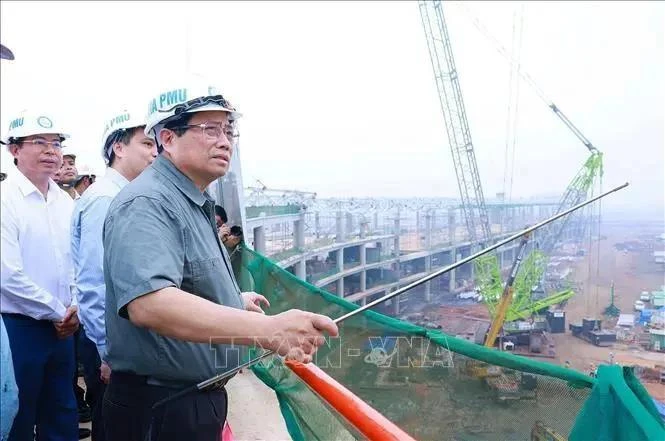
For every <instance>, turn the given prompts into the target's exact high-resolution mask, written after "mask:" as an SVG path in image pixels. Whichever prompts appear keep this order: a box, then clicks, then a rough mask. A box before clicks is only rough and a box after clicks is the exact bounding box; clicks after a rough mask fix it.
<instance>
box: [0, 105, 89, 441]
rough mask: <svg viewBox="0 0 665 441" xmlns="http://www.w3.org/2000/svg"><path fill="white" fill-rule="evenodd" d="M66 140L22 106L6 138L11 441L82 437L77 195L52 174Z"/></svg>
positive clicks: (4, 283)
mask: <svg viewBox="0 0 665 441" xmlns="http://www.w3.org/2000/svg"><path fill="white" fill-rule="evenodd" d="M65 138H67V135H65V134H64V133H63V131H62V130H61V128H59V127H58V126H57V125H56V119H54V118H53V117H52V115H50V114H47V113H40V112H33V111H29V110H28V111H24V112H22V113H21V114H19V115H17V116H15V117H14V118H12V119H11V121H10V123H9V130H8V132H7V135H6V136H5V137H4V139H3V140H2V142H3V144H7V145H8V148H9V152H10V153H11V154H12V156H13V157H14V158H15V159H16V161H17V162H16V167H17V169H18V173H15V174H13V175H12V176H10V177H9V178H8V179H7V180H6V181H5V182H3V184H2V192H1V194H0V199H1V203H2V206H1V212H2V216H1V218H0V219H1V230H0V232H1V234H0V238H1V244H0V245H1V246H0V261H1V268H2V271H1V278H2V280H1V284H0V294H1V301H0V312H1V313H2V319H3V321H4V323H5V326H6V328H7V334H8V337H9V342H10V346H11V351H12V357H13V364H14V371H15V375H16V383H17V385H18V389H19V410H18V413H17V415H16V418H15V419H14V424H13V427H12V429H11V432H10V434H9V438H8V439H9V441H24V440H26V441H27V440H32V439H33V433H34V431H35V429H36V431H37V433H38V439H39V440H53V441H55V440H63V441H71V440H76V439H78V414H77V408H76V400H75V398H74V391H73V390H72V376H73V374H74V341H73V338H72V334H74V332H75V331H76V330H77V329H78V326H79V321H78V315H77V310H78V306H77V302H76V298H75V296H73V295H72V288H73V283H74V272H73V266H72V258H71V252H70V242H69V239H70V219H71V213H72V210H73V208H74V201H73V200H72V198H71V197H70V196H69V195H68V194H67V193H65V192H64V191H62V190H61V189H60V188H59V187H58V185H57V184H56V183H55V182H54V181H53V180H52V179H51V178H50V177H51V176H52V175H53V174H54V172H55V171H56V170H57V168H58V167H59V166H60V163H61V161H62V151H61V148H62V141H63V140H64V139H65Z"/></svg>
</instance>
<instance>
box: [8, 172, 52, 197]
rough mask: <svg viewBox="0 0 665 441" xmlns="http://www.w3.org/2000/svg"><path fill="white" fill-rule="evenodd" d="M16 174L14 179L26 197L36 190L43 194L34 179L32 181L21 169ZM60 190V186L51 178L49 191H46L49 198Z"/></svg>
mask: <svg viewBox="0 0 665 441" xmlns="http://www.w3.org/2000/svg"><path fill="white" fill-rule="evenodd" d="M14 176H15V177H14V179H15V180H16V185H17V186H18V188H19V190H20V191H21V193H22V194H23V197H24V198H25V197H27V196H29V195H31V194H32V193H35V192H37V193H39V194H41V192H40V191H39V189H38V188H37V187H36V186H35V184H33V183H32V181H30V179H28V178H27V177H26V176H25V175H24V174H23V173H22V172H21V171H20V170H19V171H18V173H15V174H14ZM59 190H60V187H58V184H56V183H55V181H54V180H53V179H50V178H49V180H48V191H47V193H46V195H47V199H51V198H53V197H56V196H57V194H58V191H59Z"/></svg>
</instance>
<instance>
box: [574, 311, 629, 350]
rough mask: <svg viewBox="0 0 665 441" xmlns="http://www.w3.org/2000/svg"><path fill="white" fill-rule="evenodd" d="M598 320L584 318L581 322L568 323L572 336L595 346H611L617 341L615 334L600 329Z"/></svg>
mask: <svg viewBox="0 0 665 441" xmlns="http://www.w3.org/2000/svg"><path fill="white" fill-rule="evenodd" d="M601 324H602V322H601V321H600V320H596V319H592V318H585V319H582V324H573V323H571V324H570V325H569V329H570V332H571V333H572V334H573V337H577V338H581V339H582V340H586V341H588V342H589V343H591V344H593V345H595V346H612V344H614V343H615V342H616V341H617V335H616V332H614V331H608V330H606V329H602V327H601Z"/></svg>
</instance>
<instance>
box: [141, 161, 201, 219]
mask: <svg viewBox="0 0 665 441" xmlns="http://www.w3.org/2000/svg"><path fill="white" fill-rule="evenodd" d="M152 167H153V168H154V169H155V170H156V171H157V172H159V173H161V174H163V175H165V176H166V177H167V178H169V180H171V181H172V182H173V183H174V184H175V185H176V187H178V189H179V190H180V191H181V192H182V193H183V194H184V195H185V196H187V197H188V198H189V199H190V200H191V201H192V202H194V203H195V204H196V205H198V206H201V207H202V206H203V204H205V202H206V200H211V198H210V196H209V195H208V193H207V192H206V193H202V192H201V190H199V189H198V188H197V187H196V185H194V183H193V182H192V180H191V179H189V178H188V177H187V176H185V174H184V173H182V172H181V171H180V170H178V168H177V167H176V166H175V164H173V163H172V162H171V161H170V160H168V159H166V158H165V157H164V156H162V155H159V156H158V157H157V159H155V161H154V162H153V163H152Z"/></svg>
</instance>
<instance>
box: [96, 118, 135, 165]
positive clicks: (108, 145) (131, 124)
mask: <svg viewBox="0 0 665 441" xmlns="http://www.w3.org/2000/svg"><path fill="white" fill-rule="evenodd" d="M144 125H145V118H144V114H143V112H140V111H138V110H137V109H134V110H132V111H128V110H123V111H122V112H116V113H115V114H114V115H113V116H112V117H111V118H110V119H108V120H106V123H105V124H104V134H103V135H102V157H103V158H104V161H106V163H107V164H108V163H109V161H110V160H111V153H112V152H113V144H114V143H116V142H118V141H119V139H120V135H122V133H123V132H124V131H126V130H129V129H133V128H136V127H141V126H144Z"/></svg>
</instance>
